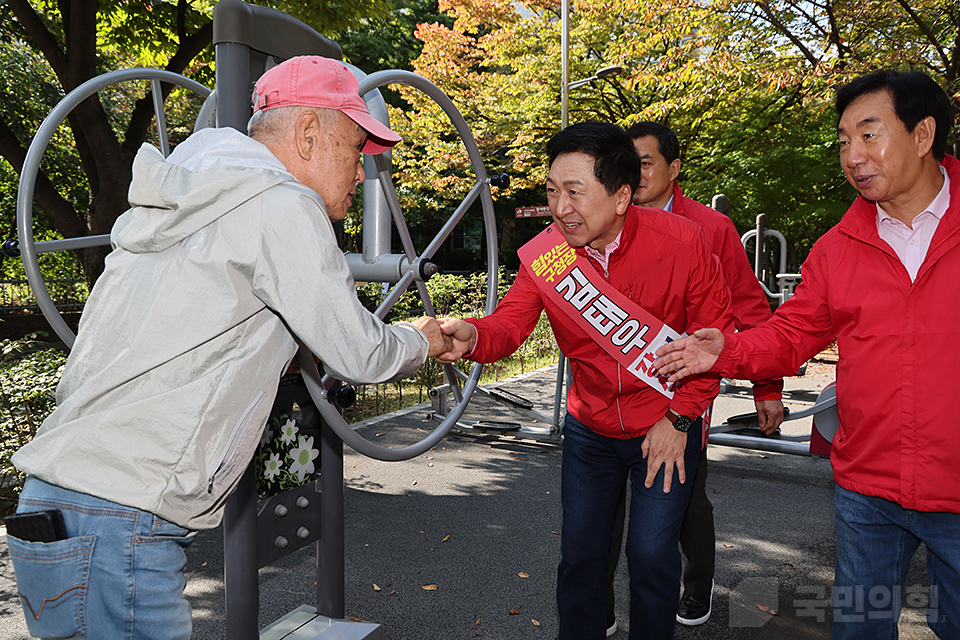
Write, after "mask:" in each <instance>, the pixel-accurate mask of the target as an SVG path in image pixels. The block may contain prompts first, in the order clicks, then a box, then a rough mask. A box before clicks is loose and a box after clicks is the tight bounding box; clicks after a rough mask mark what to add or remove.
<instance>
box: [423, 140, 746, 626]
mask: <svg viewBox="0 0 960 640" xmlns="http://www.w3.org/2000/svg"><path fill="white" fill-rule="evenodd" d="M547 153H548V155H549V158H550V172H549V176H548V178H547V200H548V202H549V205H550V211H551V214H552V215H553V219H554V225H551V226H550V227H548V228H547V229H546V230H544V231H543V232H541V234H540V235H538V236H537V237H536V238H535V239H534V240H531V241H530V243H528V244H527V245H525V246H524V247H523V248H521V250H520V252H519V253H520V255H521V260H522V262H523V266H522V267H521V269H520V272H519V273H518V275H517V279H516V281H515V282H514V284H513V286H512V287H511V288H510V291H509V292H508V293H507V295H506V296H505V297H504V299H503V300H502V301H501V302H500V304H499V305H498V306H497V309H496V311H494V313H493V314H491V315H490V316H487V317H486V318H480V319H476V318H470V319H467V320H458V319H452V318H449V319H446V320H444V321H443V322H442V328H443V331H444V332H445V333H446V334H448V335H450V336H451V337H452V338H453V341H454V348H453V350H451V351H450V352H448V353H446V354H443V355H442V356H440V358H439V359H440V360H441V361H443V362H452V361H455V360H456V359H457V358H459V357H461V356H463V355H465V356H466V357H468V358H470V359H471V360H475V361H480V362H493V361H495V360H498V359H500V358H503V357H505V356H507V355H509V354H511V353H513V352H514V351H515V350H516V349H517V347H518V346H519V345H520V344H521V343H522V342H523V341H524V340H525V339H526V338H527V336H528V335H529V334H530V332H531V331H532V330H533V328H534V326H535V325H536V323H537V320H538V319H539V317H540V314H541V312H543V311H546V313H547V317H548V318H549V320H550V324H551V327H552V328H553V332H554V335H555V336H556V339H557V344H558V345H559V346H560V348H561V349H562V351H563V353H564V354H565V355H566V356H567V358H568V359H569V362H570V367H571V370H572V372H573V376H572V383H571V387H570V391H569V393H568V396H567V415H566V419H565V422H564V428H563V436H564V446H563V469H562V487H561V502H562V505H563V530H562V535H561V557H560V565H559V567H558V570H557V604H558V609H559V614H560V638H561V639H563V640H601V639H602V638H604V636H605V630H606V628H607V625H606V601H607V580H606V563H607V556H608V551H609V541H610V531H611V527H612V523H613V518H614V513H615V511H616V505H617V500H618V498H619V497H620V494H621V492H622V488H623V486H624V483H625V482H626V479H627V477H628V476H629V477H630V480H631V510H630V526H629V530H628V534H627V545H626V546H627V558H628V561H629V565H630V594H631V597H630V618H631V624H630V637H631V638H632V639H634V640H636V639H638V638H640V637H644V638H654V639H661V638H672V637H673V634H674V627H675V622H674V618H675V615H676V608H677V600H676V595H675V594H676V591H675V589H676V586H677V583H678V581H679V579H680V553H679V549H678V548H677V539H678V536H679V532H680V523H681V520H682V517H683V512H684V510H685V509H686V505H687V499H688V496H689V487H690V483H689V482H687V481H686V475H687V473H691V474H692V473H694V472H695V470H696V464H697V459H698V458H699V454H700V449H701V442H702V437H703V434H702V425H701V421H700V420H699V416H700V415H701V414H702V413H703V411H704V410H705V409H706V408H707V407H708V406H709V405H710V403H711V402H712V401H713V399H714V398H715V397H716V395H717V392H718V391H719V384H718V382H719V377H718V376H713V377H707V378H705V377H698V378H693V379H691V380H689V381H687V383H686V384H684V385H683V386H679V387H677V388H675V389H673V390H670V389H667V388H664V387H663V385H662V381H660V380H658V379H657V378H655V377H653V378H651V377H649V376H648V375H647V374H646V373H645V371H646V370H647V368H646V363H647V362H648V360H646V359H645V356H644V355H643V353H640V350H643V349H647V348H649V349H650V353H649V355H650V360H649V362H652V356H653V354H652V352H653V349H655V346H654V345H656V344H659V342H658V340H659V339H660V336H661V335H666V333H663V332H667V333H669V330H670V329H671V328H672V330H673V332H674V333H673V334H672V335H676V333H677V332H687V333H692V332H693V331H695V330H697V329H699V328H701V327H704V326H710V325H711V323H713V322H719V323H720V324H722V325H724V326H726V327H728V328H732V326H733V324H732V315H731V312H730V306H729V294H728V292H727V290H726V287H725V286H724V284H723V274H722V273H721V271H720V267H719V264H718V263H717V261H716V260H715V259H714V258H713V256H712V254H711V253H710V249H709V248H708V247H707V244H706V241H705V240H704V237H703V233H702V232H701V231H700V230H699V228H697V226H696V225H695V224H693V223H691V222H690V221H688V220H684V219H683V218H681V217H679V216H666V215H664V214H663V212H662V211H657V210H655V209H649V208H643V207H637V206H635V205H633V204H632V203H631V197H632V195H633V192H634V190H635V188H636V186H637V183H638V182H639V179H640V159H639V157H638V156H637V154H636V151H635V149H634V148H633V143H632V141H631V140H630V137H629V136H628V135H627V134H626V132H624V131H623V129H621V128H620V127H617V126H616V125H612V124H608V123H599V122H584V123H580V124H577V125H574V126H572V127H569V128H567V129H565V130H563V131H561V132H560V133H558V134H557V135H556V136H554V137H553V138H552V139H551V140H550V142H548V143H547ZM551 238H552V239H551ZM558 240H559V243H558V242H557V241H558ZM564 240H565V242H564ZM541 241H549V242H548V244H546V245H541V244H539V243H540V242H541ZM541 246H543V249H541V248H539V247H541ZM530 247H537V249H536V250H533V251H530V250H529V248H530ZM571 247H573V249H571ZM531 256H532V259H531ZM654 336H656V338H655V337H654ZM634 346H637V347H638V349H634ZM638 353H639V356H638Z"/></svg>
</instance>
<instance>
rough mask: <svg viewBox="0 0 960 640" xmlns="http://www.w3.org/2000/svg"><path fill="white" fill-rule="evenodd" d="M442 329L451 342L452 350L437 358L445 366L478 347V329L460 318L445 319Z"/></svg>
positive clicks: (441, 324)
mask: <svg viewBox="0 0 960 640" xmlns="http://www.w3.org/2000/svg"><path fill="white" fill-rule="evenodd" d="M440 328H441V329H442V330H443V333H444V334H445V335H446V336H447V337H448V339H449V340H450V344H451V346H450V348H449V349H447V351H446V352H445V353H441V354H439V355H438V356H437V360H438V361H439V362H442V363H443V364H451V363H454V362H456V361H457V360H459V359H460V358H462V357H463V356H464V355H466V354H468V353H470V352H471V351H473V348H474V347H475V346H476V345H477V328H476V327H474V326H473V325H472V324H470V323H469V322H464V321H463V320H460V319H459V318H444V319H443V320H442V321H441V322H440Z"/></svg>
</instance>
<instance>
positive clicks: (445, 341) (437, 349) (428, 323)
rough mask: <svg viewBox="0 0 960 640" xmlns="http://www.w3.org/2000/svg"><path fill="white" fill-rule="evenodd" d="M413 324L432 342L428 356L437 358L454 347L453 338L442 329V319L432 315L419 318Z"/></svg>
mask: <svg viewBox="0 0 960 640" xmlns="http://www.w3.org/2000/svg"><path fill="white" fill-rule="evenodd" d="M411 324H413V326H415V327H416V328H417V329H420V331H422V332H423V335H425V336H427V341H428V342H430V352H429V353H428V354H427V357H428V358H435V357H437V356H438V355H440V354H442V353H446V352H448V351H450V349H451V348H452V347H453V340H452V339H451V338H450V336H448V335H446V334H445V333H444V332H443V331H442V330H441V329H440V321H439V320H437V319H436V318H431V317H430V316H424V317H422V318H417V319H416V320H414V321H413V322H412V323H411Z"/></svg>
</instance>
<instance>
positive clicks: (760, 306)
mask: <svg viewBox="0 0 960 640" xmlns="http://www.w3.org/2000/svg"><path fill="white" fill-rule="evenodd" d="M673 212H674V213H676V214H677V215H680V216H683V217H684V218H689V219H690V220H693V221H694V222H696V223H697V224H698V225H700V229H702V230H703V235H704V237H706V239H707V245H708V246H709V247H710V250H711V251H712V252H713V255H715V256H717V259H719V260H720V266H721V268H722V269H723V279H724V280H725V281H726V283H727V287H728V288H729V289H730V305H731V307H733V325H734V327H736V329H737V331H746V330H747V329H752V328H753V327H756V326H757V325H760V324H763V323H764V322H765V321H766V320H767V319H768V318H769V317H770V316H771V315H772V314H771V312H770V303H769V302H768V301H767V294H765V293H764V292H763V288H762V287H761V286H760V282H759V281H758V280H757V277H756V275H754V273H753V269H751V268H750V262H749V261H748V260H747V252H746V251H744V249H743V243H741V242H740V235H739V234H738V233H737V227H736V226H735V225H734V224H733V220H731V219H730V218H728V217H727V216H725V215H723V214H722V213H720V212H719V211H717V210H716V209H711V208H710V207H707V206H704V205H702V204H700V203H699V202H697V201H696V200H694V199H692V198H688V197H686V196H685V195H683V191H681V189H680V185H679V184H677V182H676V181H674V183H673ZM781 391H783V379H782V378H774V379H772V380H754V381H753V399H754V400H758V401H759V400H779V399H780V398H781Z"/></svg>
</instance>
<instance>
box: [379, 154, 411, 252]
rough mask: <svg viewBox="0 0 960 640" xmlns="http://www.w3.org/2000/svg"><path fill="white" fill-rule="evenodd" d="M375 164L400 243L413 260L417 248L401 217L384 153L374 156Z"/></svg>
mask: <svg viewBox="0 0 960 640" xmlns="http://www.w3.org/2000/svg"><path fill="white" fill-rule="evenodd" d="M373 160H374V162H376V164H377V174H378V176H379V178H380V185H381V186H383V193H384V195H386V197H387V208H388V209H390V215H391V216H392V217H393V223H394V224H395V225H397V234H398V235H399V236H400V244H401V245H402V246H403V251H404V253H406V255H407V258H408V259H410V260H411V261H413V260H414V259H415V258H416V257H417V248H416V247H415V246H413V238H411V237H410V230H409V229H408V228H407V221H406V219H405V218H404V217H403V210H401V209H400V199H399V198H398V197H397V188H396V187H395V186H394V184H393V180H392V179H391V175H390V165H389V163H388V162H387V157H386V154H383V153H381V154H379V155H377V156H375V157H374V159H373Z"/></svg>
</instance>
